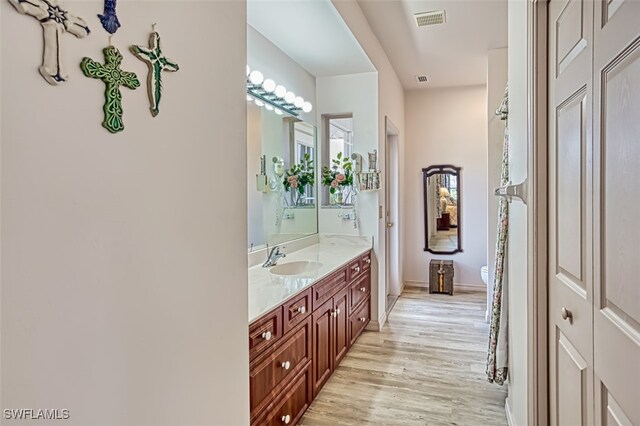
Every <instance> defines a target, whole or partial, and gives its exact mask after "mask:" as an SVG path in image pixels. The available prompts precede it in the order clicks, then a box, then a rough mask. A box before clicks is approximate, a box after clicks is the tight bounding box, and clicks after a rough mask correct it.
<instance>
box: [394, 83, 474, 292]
mask: <svg viewBox="0 0 640 426" xmlns="http://www.w3.org/2000/svg"><path fill="white" fill-rule="evenodd" d="M486 105H487V89H486V87H485V86H468V87H455V88H446V89H432V90H422V91H409V92H407V95H406V106H405V110H406V126H407V137H406V141H407V142H406V151H405V152H406V154H405V155H406V160H405V161H406V163H405V169H404V170H405V182H407V187H406V190H407V202H406V209H405V226H406V228H407V229H408V230H409V229H410V230H411V232H407V233H406V234H405V239H404V256H405V257H404V259H405V261H404V270H405V280H406V281H416V282H427V281H428V269H429V268H428V267H429V261H430V260H431V259H453V260H454V266H455V282H458V283H465V284H478V283H482V279H481V277H480V268H481V267H482V266H483V265H485V264H486V262H487V109H486ZM437 164H453V165H455V166H458V167H462V172H461V176H460V180H461V189H462V191H461V197H462V199H461V204H462V209H461V212H460V216H461V217H460V219H461V220H462V221H461V222H462V223H461V225H462V249H463V250H464V252H463V253H457V254H454V255H433V254H431V253H429V252H425V251H424V247H425V237H424V195H423V183H422V169H423V168H425V167H428V166H432V165H437Z"/></svg>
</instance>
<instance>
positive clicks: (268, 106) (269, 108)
mask: <svg viewBox="0 0 640 426" xmlns="http://www.w3.org/2000/svg"><path fill="white" fill-rule="evenodd" d="M264 107H265V108H266V109H267V111H273V107H272V106H271V105H269V104H264Z"/></svg>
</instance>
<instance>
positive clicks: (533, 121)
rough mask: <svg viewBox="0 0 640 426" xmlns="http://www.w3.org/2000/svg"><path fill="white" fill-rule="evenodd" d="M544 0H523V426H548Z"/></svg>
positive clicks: (545, 7) (546, 78)
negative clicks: (525, 108)
mask: <svg viewBox="0 0 640 426" xmlns="http://www.w3.org/2000/svg"><path fill="white" fill-rule="evenodd" d="M548 9H549V2H548V0H531V1H530V2H529V22H528V24H529V25H528V30H527V32H528V36H527V39H528V54H527V60H528V61H529V64H528V67H527V69H528V77H527V86H528V87H527V98H528V99H527V100H528V102H527V104H528V111H527V116H528V123H529V125H528V135H527V136H528V154H529V159H528V166H527V167H528V173H527V175H528V176H531V177H532V178H531V179H529V182H530V183H529V188H528V189H529V194H530V199H529V206H530V208H529V209H528V212H527V215H528V218H527V222H528V223H529V226H528V231H527V232H528V245H529V247H528V252H529V255H528V262H527V265H528V266H527V275H528V277H527V296H528V298H529V300H530V301H531V303H529V304H528V306H529V308H528V312H527V317H528V321H527V323H528V325H527V328H528V330H527V335H528V339H527V341H528V346H529V347H528V352H529V353H530V354H531V357H530V360H529V365H528V371H527V376H528V377H527V378H528V381H529V383H531V384H532V386H531V393H530V395H529V397H528V413H527V417H528V420H529V424H548V423H549V363H548V335H549V333H548V315H549V311H548V304H547V303H548V302H547V301H548V295H549V287H548V282H549V276H548V257H549V252H548V232H549V228H548V156H547V155H548V144H549V141H548V133H547V132H548V123H547V121H548V118H547V117H548V115H547V114H548V103H547V102H548V83H547V81H548V63H547V60H548V45H547V38H548V34H547V31H548V28H549V26H548V24H549V22H548Z"/></svg>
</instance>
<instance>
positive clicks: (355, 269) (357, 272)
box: [353, 266, 360, 274]
mask: <svg viewBox="0 0 640 426" xmlns="http://www.w3.org/2000/svg"><path fill="white" fill-rule="evenodd" d="M353 270H354V271H356V274H359V273H360V267H359V266H356V267H355V268H353Z"/></svg>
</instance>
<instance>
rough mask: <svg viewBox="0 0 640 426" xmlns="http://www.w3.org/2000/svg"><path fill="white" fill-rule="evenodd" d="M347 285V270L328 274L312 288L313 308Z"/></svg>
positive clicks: (316, 307)
mask: <svg viewBox="0 0 640 426" xmlns="http://www.w3.org/2000/svg"><path fill="white" fill-rule="evenodd" d="M346 285H347V270H346V269H344V268H343V269H341V270H340V271H338V272H336V273H335V274H332V275H330V276H329V277H327V278H325V279H324V280H322V281H320V282H319V283H318V284H316V285H314V286H313V288H312V295H311V298H312V299H313V303H312V304H313V310H314V311H315V310H316V309H318V308H319V307H320V306H322V304H323V303H324V302H326V301H327V300H329V299H331V298H332V297H333V295H334V294H336V293H337V292H338V291H340V290H341V289H342V288H343V287H344V286H346Z"/></svg>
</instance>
